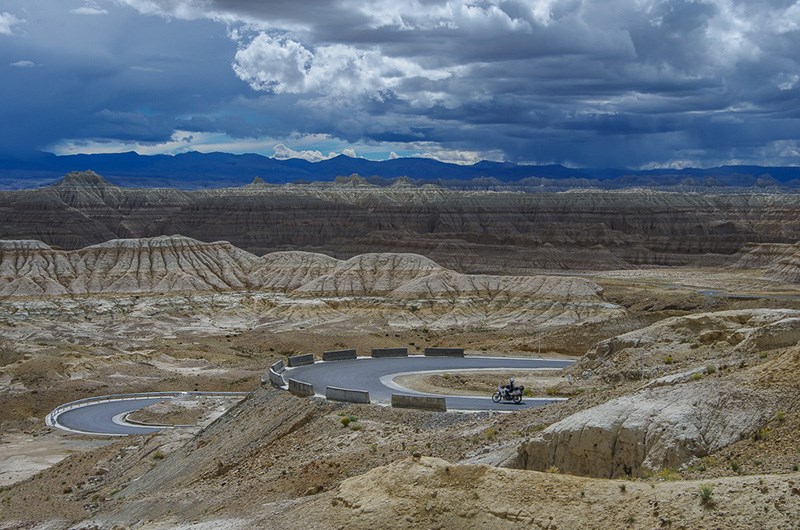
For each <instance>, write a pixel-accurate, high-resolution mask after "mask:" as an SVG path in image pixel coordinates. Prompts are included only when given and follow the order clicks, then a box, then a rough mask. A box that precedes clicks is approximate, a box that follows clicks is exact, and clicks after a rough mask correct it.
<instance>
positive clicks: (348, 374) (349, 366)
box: [56, 356, 571, 436]
mask: <svg viewBox="0 0 800 530" xmlns="http://www.w3.org/2000/svg"><path fill="white" fill-rule="evenodd" d="M570 364H571V361H564V360H553V359H520V358H511V357H422V356H411V357H400V358H383V359H373V358H371V357H362V358H359V359H355V360H348V361H332V362H318V363H315V364H312V365H306V366H299V367H296V368H289V369H287V370H286V372H285V373H284V374H283V375H284V379H285V380H288V379H289V378H292V379H297V380H300V381H304V382H306V383H311V384H313V385H314V388H315V390H316V391H317V393H319V394H324V393H325V387H326V386H336V387H341V388H349V389H353V390H368V391H369V394H370V399H371V401H372V402H373V403H387V404H388V403H389V402H390V401H391V395H392V393H396V394H397V393H399V394H411V395H418V396H425V395H433V394H424V393H420V392H415V391H413V390H409V389H406V388H402V387H400V386H399V385H397V384H396V383H394V382H393V378H394V377H396V376H397V375H400V374H404V373H414V372H425V371H433V372H441V371H444V370H465V369H468V370H480V369H494V370H498V369H502V370H512V371H513V370H514V369H520V370H524V369H536V368H539V369H560V368H564V367H565V366H569V365H570ZM486 377H488V378H491V377H493V376H492V375H490V374H487V376H486ZM499 382H500V381H498V383H499ZM503 383H505V381H503ZM110 397H111V399H109V400H108V401H97V402H90V403H86V404H81V406H79V407H76V408H72V409H70V410H66V411H64V412H61V413H60V414H58V415H57V417H56V425H57V426H58V427H62V428H65V429H67V430H71V431H76V432H81V433H86V434H103V435H112V436H113V435H116V436H124V435H128V434H147V433H150V432H153V431H157V430H159V429H160V427H144V426H139V425H132V424H129V423H126V422H125V421H124V418H125V415H126V414H128V413H131V412H133V411H135V410H139V409H141V408H144V407H147V406H148V405H152V404H154V403H158V402H159V401H165V400H168V399H172V398H171V397H170V396H163V395H160V396H153V397H141V398H136V399H124V400H120V399H115V398H113V396H110ZM446 400H447V408H448V409H449V410H503V411H511V410H518V409H520V408H528V407H537V406H540V405H545V404H547V403H552V402H554V401H559V400H558V399H551V398H525V399H524V400H523V402H522V404H521V405H514V404H512V403H510V402H502V403H497V404H495V403H492V400H491V396H490V395H488V394H487V395H486V396H475V397H464V396H447V397H446Z"/></svg>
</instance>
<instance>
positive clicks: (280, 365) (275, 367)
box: [270, 361, 286, 374]
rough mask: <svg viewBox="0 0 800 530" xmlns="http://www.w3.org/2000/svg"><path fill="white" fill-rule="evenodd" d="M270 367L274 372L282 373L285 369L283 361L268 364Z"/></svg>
mask: <svg viewBox="0 0 800 530" xmlns="http://www.w3.org/2000/svg"><path fill="white" fill-rule="evenodd" d="M270 368H272V371H273V372H275V373H276V374H282V373H283V372H284V371H285V370H286V366H284V364H283V361H278V362H276V363H274V364H273V365H272V366H270Z"/></svg>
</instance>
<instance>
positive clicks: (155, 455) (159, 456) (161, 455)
mask: <svg viewBox="0 0 800 530" xmlns="http://www.w3.org/2000/svg"><path fill="white" fill-rule="evenodd" d="M153 460H164V453H162V452H161V451H160V450H158V451H156V452H155V453H153Z"/></svg>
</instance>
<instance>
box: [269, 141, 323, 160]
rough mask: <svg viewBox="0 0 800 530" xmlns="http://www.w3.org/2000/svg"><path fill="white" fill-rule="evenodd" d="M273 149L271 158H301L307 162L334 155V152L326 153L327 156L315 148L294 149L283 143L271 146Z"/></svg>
mask: <svg viewBox="0 0 800 530" xmlns="http://www.w3.org/2000/svg"><path fill="white" fill-rule="evenodd" d="M273 149H274V150H275V154H274V155H272V158H275V159H277V160H288V159H290V158H302V159H303V160H308V161H309V162H320V161H322V160H328V159H329V158H333V157H335V156H336V153H333V152H331V153H328V155H327V156H325V155H323V154H322V153H321V152H320V151H316V150H301V151H295V150H294V149H292V148H291V147H287V146H286V145H284V144H277V145H276V146H275V147H273Z"/></svg>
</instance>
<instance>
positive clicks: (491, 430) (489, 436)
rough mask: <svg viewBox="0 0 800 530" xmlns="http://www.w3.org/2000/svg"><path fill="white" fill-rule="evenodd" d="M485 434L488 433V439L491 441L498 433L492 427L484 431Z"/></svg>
mask: <svg viewBox="0 0 800 530" xmlns="http://www.w3.org/2000/svg"><path fill="white" fill-rule="evenodd" d="M484 434H485V435H486V439H487V440H489V441H490V442H491V441H492V440H494V438H495V436H496V435H497V433H496V432H495V430H494V429H493V428H491V427H489V428H488V429H486V431H484Z"/></svg>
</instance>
